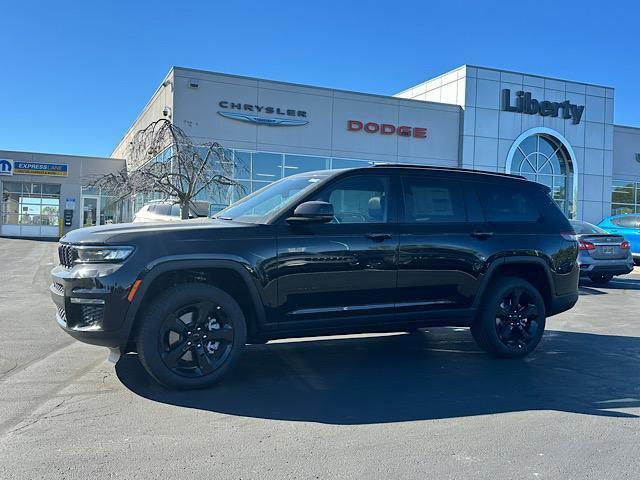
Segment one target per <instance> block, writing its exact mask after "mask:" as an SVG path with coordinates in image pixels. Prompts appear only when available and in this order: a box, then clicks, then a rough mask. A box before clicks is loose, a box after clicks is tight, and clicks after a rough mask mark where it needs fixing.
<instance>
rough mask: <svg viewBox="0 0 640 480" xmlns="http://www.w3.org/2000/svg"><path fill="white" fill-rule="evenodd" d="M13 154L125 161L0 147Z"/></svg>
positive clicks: (1, 150) (122, 160)
mask: <svg viewBox="0 0 640 480" xmlns="http://www.w3.org/2000/svg"><path fill="white" fill-rule="evenodd" d="M7 153H9V154H12V153H18V154H21V155H46V156H49V157H72V158H80V159H82V158H87V159H92V160H113V161H119V162H124V158H115V157H94V156H91V155H73V154H69V153H51V152H32V151H26V150H3V149H0V154H2V155H4V154H7Z"/></svg>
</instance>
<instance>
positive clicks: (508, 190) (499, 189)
mask: <svg viewBox="0 0 640 480" xmlns="http://www.w3.org/2000/svg"><path fill="white" fill-rule="evenodd" d="M532 193H533V192H530V191H529V189H527V188H520V189H516V188H514V187H511V186H507V185H504V186H503V185H500V184H495V185H493V184H491V185H490V184H484V185H479V186H478V196H479V197H480V203H481V204H482V208H483V209H484V215H485V218H486V219H487V221H488V222H537V221H538V220H539V219H540V212H539V211H538V208H537V207H536V204H535V200H534V195H533V194H532Z"/></svg>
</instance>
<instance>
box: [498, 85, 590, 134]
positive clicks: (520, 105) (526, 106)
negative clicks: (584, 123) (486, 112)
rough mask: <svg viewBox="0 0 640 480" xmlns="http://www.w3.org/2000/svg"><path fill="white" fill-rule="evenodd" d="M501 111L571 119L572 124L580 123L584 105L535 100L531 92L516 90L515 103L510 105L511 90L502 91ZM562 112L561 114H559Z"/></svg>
mask: <svg viewBox="0 0 640 480" xmlns="http://www.w3.org/2000/svg"><path fill="white" fill-rule="evenodd" d="M502 110H503V111H505V112H515V113H526V114H527V115H541V116H543V117H547V116H548V117H558V116H561V117H562V118H564V119H569V118H570V119H571V121H572V123H573V124H575V125H577V124H579V123H580V119H581V118H582V113H583V112H584V105H574V104H573V103H570V102H569V100H565V101H564V102H549V101H547V100H542V101H540V100H537V99H535V98H531V92H524V91H522V90H518V91H517V92H516V103H515V105H512V104H511V90H509V89H508V88H505V89H504V90H502ZM560 112H562V114H561V113H560Z"/></svg>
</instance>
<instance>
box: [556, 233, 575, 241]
mask: <svg viewBox="0 0 640 480" xmlns="http://www.w3.org/2000/svg"><path fill="white" fill-rule="evenodd" d="M560 236H561V237H562V238H564V239H565V240H569V241H570V242H575V241H576V240H577V239H578V236H577V235H576V234H575V233H573V232H560Z"/></svg>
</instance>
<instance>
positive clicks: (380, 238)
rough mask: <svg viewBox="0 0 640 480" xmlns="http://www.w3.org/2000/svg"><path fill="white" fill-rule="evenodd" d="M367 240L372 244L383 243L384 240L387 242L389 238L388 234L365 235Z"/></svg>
mask: <svg viewBox="0 0 640 480" xmlns="http://www.w3.org/2000/svg"><path fill="white" fill-rule="evenodd" d="M365 237H367V238H368V239H369V240H373V241H374V242H384V241H385V240H389V239H390V238H391V234H390V233H367V234H366V235H365Z"/></svg>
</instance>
